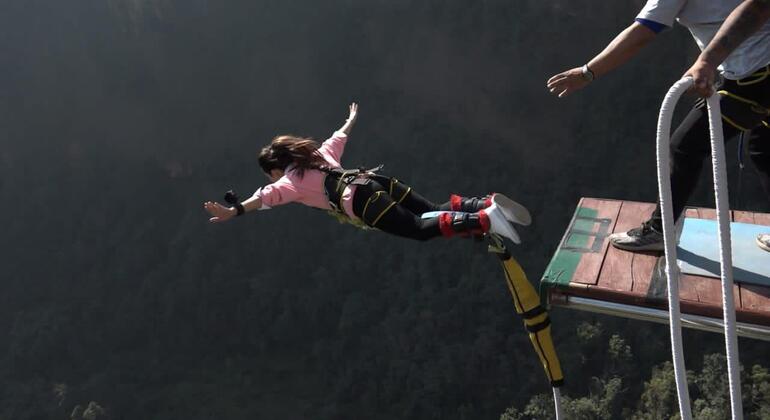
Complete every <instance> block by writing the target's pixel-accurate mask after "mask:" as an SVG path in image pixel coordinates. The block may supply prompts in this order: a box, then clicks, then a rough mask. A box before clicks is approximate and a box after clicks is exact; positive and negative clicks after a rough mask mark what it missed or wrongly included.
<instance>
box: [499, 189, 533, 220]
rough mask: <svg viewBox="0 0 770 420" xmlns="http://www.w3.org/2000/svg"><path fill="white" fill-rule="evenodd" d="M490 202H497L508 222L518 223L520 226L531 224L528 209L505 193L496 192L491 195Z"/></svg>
mask: <svg viewBox="0 0 770 420" xmlns="http://www.w3.org/2000/svg"><path fill="white" fill-rule="evenodd" d="M492 202H493V203H495V204H497V206H498V207H499V208H500V210H501V211H502V212H503V215H504V216H505V218H506V219H508V221H509V222H512V223H518V224H520V225H522V226H529V225H530V224H532V215H530V214H529V210H527V208H526V207H524V206H522V205H521V204H519V203H517V202H515V201H513V200H511V199H510V198H508V197H506V196H505V195H503V194H500V193H496V194H495V195H493V196H492Z"/></svg>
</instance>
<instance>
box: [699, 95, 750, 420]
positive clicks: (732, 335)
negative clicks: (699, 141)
mask: <svg viewBox="0 0 770 420" xmlns="http://www.w3.org/2000/svg"><path fill="white" fill-rule="evenodd" d="M706 103H707V104H708V116H709V131H710V132H711V165H712V168H713V171H712V172H713V173H714V198H715V201H716V204H717V224H718V225H719V231H718V235H719V261H720V268H721V270H720V271H721V272H720V275H721V278H722V316H723V318H724V324H725V349H726V350H725V351H726V353H727V377H728V380H729V384H730V407H731V409H732V415H733V420H741V419H743V402H742V399H741V376H740V375H741V373H740V359H739V356H738V335H737V333H736V329H735V299H734V298H733V252H732V243H731V241H730V238H731V235H730V202H729V194H728V191H727V169H726V168H725V142H724V131H722V113H721V110H720V107H719V95H718V94H716V93H715V94H713V95H711V96H710V97H709V98H708V99H707V100H706Z"/></svg>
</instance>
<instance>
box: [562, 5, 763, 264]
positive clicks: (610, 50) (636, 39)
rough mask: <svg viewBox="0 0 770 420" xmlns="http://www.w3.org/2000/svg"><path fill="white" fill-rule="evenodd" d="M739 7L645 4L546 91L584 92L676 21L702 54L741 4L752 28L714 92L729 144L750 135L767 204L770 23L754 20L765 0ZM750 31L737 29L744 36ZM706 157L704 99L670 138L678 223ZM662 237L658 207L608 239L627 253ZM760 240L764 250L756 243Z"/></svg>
mask: <svg viewBox="0 0 770 420" xmlns="http://www.w3.org/2000/svg"><path fill="white" fill-rule="evenodd" d="M741 3H742V2H741V0H648V1H647V3H646V4H645V6H644V8H643V9H642V11H641V12H640V13H639V15H637V17H636V20H635V22H634V23H633V24H631V26H629V27H628V28H626V29H625V30H624V31H623V32H621V33H620V34H619V35H618V36H617V37H615V39H614V40H613V41H612V42H611V43H610V44H609V45H608V46H607V47H606V48H605V49H604V50H603V51H602V52H601V53H599V54H598V55H597V56H596V57H594V58H593V59H591V60H590V61H589V62H588V63H587V64H585V65H583V66H582V67H578V68H574V69H571V70H567V71H565V72H562V73H559V74H557V75H555V76H553V77H551V78H550V79H549V80H548V82H547V87H548V89H549V90H550V91H551V93H554V94H556V95H558V97H560V98H561V97H564V96H567V95H569V94H571V93H573V92H575V91H577V90H579V89H582V88H583V87H585V86H586V85H588V84H589V83H591V82H592V81H594V80H595V79H597V78H599V77H601V76H603V75H605V74H607V73H608V72H610V71H612V70H613V69H615V68H617V67H618V66H620V65H622V64H624V63H625V62H627V61H628V60H629V59H630V58H632V57H633V56H634V55H636V54H637V53H638V52H639V50H641V49H642V48H643V47H644V46H646V45H647V44H649V43H650V42H651V41H652V40H653V39H654V38H655V35H656V34H658V33H659V32H661V31H662V30H664V29H666V28H669V27H671V26H672V25H673V23H674V20H676V21H678V22H679V23H680V24H682V25H684V26H685V27H687V29H689V30H690V33H691V34H692V36H693V38H695V42H696V43H697V44H698V46H699V47H700V48H701V49H703V48H705V47H706V46H707V45H709V43H710V42H711V40H712V39H713V38H714V37H715V35H716V34H717V32H718V30H719V28H720V26H721V25H722V23H723V22H725V21H726V20H727V18H728V16H730V21H729V22H728V23H730V24H731V26H732V25H734V23H735V19H736V17H735V16H731V12H732V11H733V10H735V9H736V7H737V6H739V5H740V6H741V7H740V9H739V10H738V11H737V12H736V13H738V14H741V15H742V16H744V17H743V19H746V18H748V20H750V21H753V22H754V25H753V26H752V28H753V29H754V31H753V34H752V35H751V36H749V35H748V34H746V35H745V36H744V40H743V42H740V45H733V46H732V51H731V52H727V54H725V55H724V58H723V61H721V64H720V65H719V71H720V72H721V74H722V76H723V78H724V83H723V85H722V86H721V88H720V90H719V93H720V95H722V99H721V108H722V118H723V119H724V121H725V124H724V137H725V139H727V140H729V139H732V138H735V137H737V136H738V135H739V134H741V133H749V132H750V135H749V136H748V147H749V156H750V157H751V159H752V161H753V162H754V166H755V168H756V170H757V173H758V174H759V178H760V182H761V184H762V187H763V188H764V190H765V193H766V195H767V197H768V200H770V128H768V124H769V123H768V117H770V22H767V19H766V18H765V20H764V21H763V22H764V23H761V22H759V19H760V18H759V17H757V16H756V15H755V13H756V12H755V11H756V10H757V9H766V8H767V0H764V1H763V0H759V1H756V0H755V1H746V2H745V3H743V4H741ZM757 22H759V23H757ZM747 29H749V28H748V27H747V28H742V29H737V30H738V31H739V32H743V31H745V30H747ZM734 31H735V29H734ZM723 36H724V35H723ZM713 48H717V47H712V51H713ZM722 54H724V52H722ZM709 57H710V56H709ZM696 64H697V62H696ZM712 64H713V63H712ZM710 65H711V64H710ZM699 83H700V82H699ZM697 86H698V85H696V87H697ZM710 152H711V148H710V136H709V125H708V115H707V113H706V105H705V101H704V100H699V101H698V102H697V103H696V104H695V106H694V107H693V109H692V110H691V111H690V113H689V114H688V115H687V116H686V117H685V119H684V121H683V122H682V123H681V124H680V125H679V127H678V128H677V129H676V130H675V132H674V134H673V136H672V138H671V157H672V159H671V187H672V198H673V207H674V217H675V218H679V216H680V214H681V213H682V211H683V210H684V207H685V205H686V202H687V200H688V199H689V197H690V195H691V194H692V191H693V189H694V188H695V185H696V182H697V180H698V177H699V176H700V171H701V168H702V166H703V161H704V159H705V158H706V157H707V156H708V155H709V154H710ZM662 232H663V229H662V220H661V214H660V206H657V207H656V209H655V211H654V212H653V214H652V215H651V217H650V218H649V219H648V220H647V221H645V222H644V223H642V226H641V227H638V228H634V229H631V230H629V231H628V232H623V233H616V234H613V235H611V237H610V242H611V243H612V245H613V246H615V247H617V248H620V249H625V250H630V251H643V250H654V251H661V250H663V233H662ZM758 239H759V238H758ZM757 242H758V244H759V245H760V246H762V242H761V241H759V240H758V241H757Z"/></svg>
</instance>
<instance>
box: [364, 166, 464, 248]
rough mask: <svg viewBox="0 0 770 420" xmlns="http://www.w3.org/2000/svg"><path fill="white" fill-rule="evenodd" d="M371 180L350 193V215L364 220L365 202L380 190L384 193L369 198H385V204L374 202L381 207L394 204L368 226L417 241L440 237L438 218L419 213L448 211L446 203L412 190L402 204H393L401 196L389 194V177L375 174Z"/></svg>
mask: <svg viewBox="0 0 770 420" xmlns="http://www.w3.org/2000/svg"><path fill="white" fill-rule="evenodd" d="M370 179H371V182H370V183H369V184H367V185H359V186H358V187H357V188H356V192H355V194H354V195H353V214H355V215H356V216H357V217H358V218H360V219H362V220H363V218H362V217H361V215H362V214H363V213H364V206H365V205H366V202H367V201H368V200H369V198H372V197H373V196H374V195H375V194H376V193H377V192H380V191H382V192H384V193H380V195H379V196H378V197H376V198H372V200H373V201H374V200H385V203H377V204H378V206H380V208H384V206H383V205H384V204H393V206H392V207H391V208H390V209H389V210H388V211H386V212H385V213H384V214H383V215H382V217H380V218H379V220H377V221H376V222H375V223H374V225H373V226H372V225H370V226H372V227H375V228H377V229H379V230H381V231H383V232H387V233H390V234H393V235H397V236H402V237H405V238H410V239H416V240H418V241H426V240H428V239H432V238H435V237H437V236H441V231H440V230H439V226H438V217H431V218H429V219H422V218H421V217H420V215H422V214H423V213H427V212H431V211H443V210H449V209H450V204H449V202H446V203H444V204H441V205H436V204H434V203H433V202H431V201H429V200H427V199H426V198H424V197H422V196H421V195H419V194H417V193H416V192H415V191H414V190H411V191H409V193H408V194H407V195H406V197H404V199H403V201H401V203H395V201H396V200H398V199H400V198H401V197H395V198H394V197H391V196H390V195H389V194H388V191H389V187H390V178H388V177H386V176H382V175H374V176H372V177H371V178H370ZM394 195H395V194H394ZM370 205H371V203H370ZM367 213H368V212H367ZM365 222H366V223H367V224H370V223H371V222H374V221H373V220H366V221H365Z"/></svg>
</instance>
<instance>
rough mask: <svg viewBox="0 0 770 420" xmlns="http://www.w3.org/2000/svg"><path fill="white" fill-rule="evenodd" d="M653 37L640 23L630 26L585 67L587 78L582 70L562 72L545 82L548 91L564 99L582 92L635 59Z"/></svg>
mask: <svg viewBox="0 0 770 420" xmlns="http://www.w3.org/2000/svg"><path fill="white" fill-rule="evenodd" d="M655 34H656V33H655V31H653V30H652V29H650V28H648V27H647V26H645V25H642V24H640V23H639V22H634V23H632V24H631V26H629V27H628V28H626V29H625V30H624V31H623V32H621V33H620V34H618V36H616V37H615V39H613V40H612V42H610V43H609V45H607V47H606V48H604V50H603V51H602V52H600V53H599V54H598V55H597V56H596V57H594V58H593V59H591V61H589V62H588V64H586V66H587V68H586V69H585V70H586V71H587V72H588V73H589V74H584V73H585V71H584V69H583V68H582V67H576V68H574V69H570V70H567V71H564V72H562V73H559V74H557V75H555V76H553V77H551V78H550V79H548V83H547V86H548V90H549V91H550V92H551V93H553V94H555V95H557V96H558V97H560V98H563V97H565V96H567V95H569V94H571V93H573V92H575V91H577V90H580V89H582V88H584V87H585V86H586V85H588V84H589V83H590V82H591V81H592V80H593V79H594V78H598V77H601V76H603V75H605V74H607V73H609V72H610V71H612V70H614V69H615V68H617V67H619V66H621V65H623V64H624V63H626V62H627V61H628V60H630V59H631V58H632V57H634V56H635V55H636V54H637V53H638V52H639V51H640V50H641V49H642V48H643V47H644V46H646V45H647V44H649V43H650V41H652V39H653V38H655Z"/></svg>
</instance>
